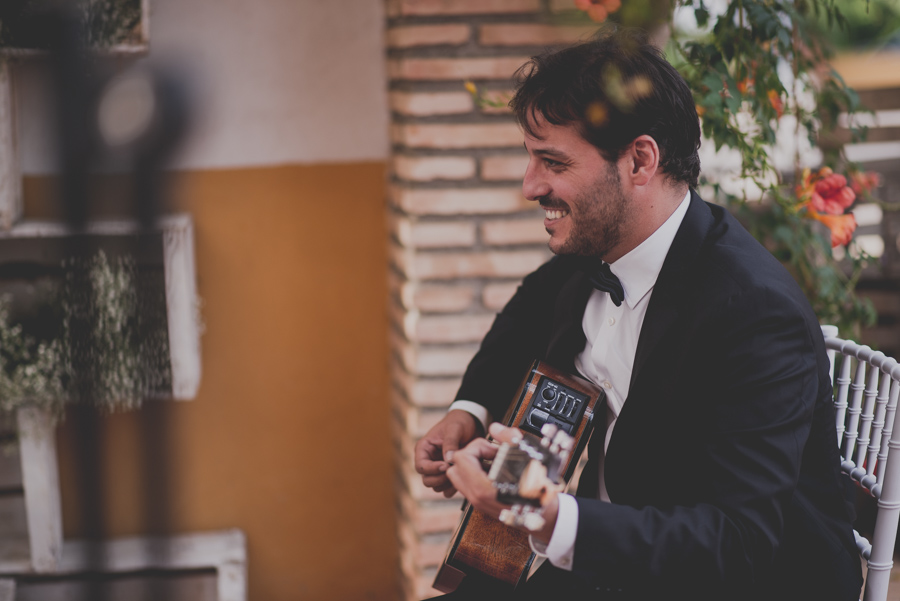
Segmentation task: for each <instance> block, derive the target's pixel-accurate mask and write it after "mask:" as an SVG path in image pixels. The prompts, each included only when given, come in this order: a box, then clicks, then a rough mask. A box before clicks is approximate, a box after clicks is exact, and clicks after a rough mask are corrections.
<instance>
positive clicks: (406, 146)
mask: <svg viewBox="0 0 900 601" xmlns="http://www.w3.org/2000/svg"><path fill="white" fill-rule="evenodd" d="M572 6H573V4H572V2H571V0H553V1H548V0H387V15H388V22H387V36H386V39H387V46H388V50H387V56H388V73H389V79H390V107H391V111H392V120H391V141H392V144H393V148H392V155H391V174H390V181H389V184H388V198H389V207H388V214H389V221H390V226H391V227H390V231H391V235H390V242H389V244H390V258H391V274H390V289H391V297H392V302H391V306H392V325H393V328H392V337H391V345H392V351H393V352H392V398H393V413H394V417H393V421H394V437H395V442H396V458H397V473H398V475H399V478H398V480H399V486H398V490H399V492H398V498H399V502H398V506H399V511H400V512H401V517H400V520H399V523H400V527H399V528H400V541H401V564H402V565H401V569H402V572H403V573H402V580H403V583H404V595H405V598H406V599H421V598H423V597H427V596H429V595H431V594H435V591H433V590H431V582H432V580H433V578H434V573H435V569H436V567H437V566H438V564H439V563H440V562H441V560H442V558H443V556H444V552H445V550H446V547H447V543H448V541H449V539H450V535H451V531H452V530H453V529H454V528H455V526H456V523H457V521H458V519H459V515H460V512H459V509H460V504H461V500H460V499H459V498H454V499H450V500H447V499H444V498H443V496H442V495H438V494H435V493H433V492H432V491H430V490H428V489H426V488H425V487H424V486H423V485H422V484H421V480H420V478H419V476H418V475H417V474H416V473H415V472H414V470H413V459H412V449H413V445H414V444H415V441H416V439H417V438H418V437H419V436H421V435H422V434H424V433H425V432H426V431H427V430H428V428H429V427H431V426H432V425H433V424H434V423H435V422H437V420H439V419H440V418H441V417H442V416H443V415H444V413H445V410H446V407H447V405H448V404H449V403H450V402H451V401H452V400H453V395H454V393H455V392H456V388H457V386H458V385H459V379H460V377H461V375H462V373H463V370H464V369H465V366H466V364H467V363H468V361H469V359H470V358H471V357H472V355H473V354H474V353H475V350H476V349H477V347H478V343H479V341H480V340H481V337H482V336H483V335H484V333H485V332H486V331H487V329H488V328H489V327H490V324H491V322H492V320H493V317H494V314H495V313H496V312H497V311H498V310H499V309H500V308H501V307H502V306H503V305H504V304H505V303H506V301H507V300H508V299H509V297H510V296H511V295H512V293H513V292H514V290H515V288H516V286H517V284H518V282H519V280H520V279H521V278H522V276H524V275H525V274H526V273H528V272H530V271H531V270H533V269H534V268H536V267H537V266H538V265H540V264H541V263H542V262H543V261H545V260H546V259H547V258H549V256H550V254H549V251H548V250H547V248H546V241H547V235H546V233H545V232H544V228H543V225H542V220H543V213H542V212H541V211H539V210H536V209H535V205H534V203H530V202H528V201H526V200H525V199H524V198H523V197H522V193H521V178H522V175H523V174H524V171H525V165H526V156H525V153H524V149H523V148H522V142H523V137H522V134H521V132H520V131H519V129H518V127H517V126H516V125H515V123H514V122H513V119H512V117H511V115H510V113H509V111H508V110H505V109H494V108H488V109H479V108H478V107H476V105H475V103H474V102H473V99H472V97H471V96H470V95H469V93H468V92H466V90H465V88H464V82H465V81H467V80H472V81H474V82H475V83H476V84H477V85H478V87H479V88H480V89H482V90H485V91H487V93H488V94H490V95H492V96H494V97H505V98H508V95H509V90H510V89H511V76H512V74H513V72H514V71H515V70H516V69H517V68H518V67H519V66H521V65H522V64H523V63H524V62H525V61H526V60H527V59H528V58H529V57H530V56H532V55H534V54H536V53H538V52H540V51H541V50H543V48H544V47H545V45H546V44H553V43H561V42H567V41H571V40H573V39H576V38H577V37H579V36H582V35H584V34H585V33H586V32H587V31H588V29H585V28H583V27H559V26H554V25H550V24H549V23H551V22H552V21H553V19H554V18H555V17H557V16H559V13H560V11H564V10H568V9H570V8H571V7H572Z"/></svg>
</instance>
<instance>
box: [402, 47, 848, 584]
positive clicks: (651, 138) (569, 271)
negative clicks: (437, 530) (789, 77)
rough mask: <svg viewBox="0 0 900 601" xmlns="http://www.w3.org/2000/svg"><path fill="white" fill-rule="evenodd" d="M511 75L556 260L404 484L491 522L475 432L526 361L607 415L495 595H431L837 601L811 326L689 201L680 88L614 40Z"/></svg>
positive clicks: (685, 114) (709, 208)
mask: <svg viewBox="0 0 900 601" xmlns="http://www.w3.org/2000/svg"><path fill="white" fill-rule="evenodd" d="M518 75H519V84H518V87H517V91H516V94H515V97H514V98H513V100H512V101H511V106H512V108H513V109H514V111H515V114H516V117H517V119H518V122H519V124H520V125H521V126H522V128H523V130H524V133H525V148H526V150H527V151H528V156H529V163H528V168H527V171H526V174H525V179H524V182H523V192H524V194H525V196H526V197H527V198H529V199H530V200H534V201H537V202H539V203H540V204H541V206H542V207H543V208H544V210H545V212H546V219H545V222H544V224H545V227H546V229H547V232H548V233H549V235H550V241H549V246H550V249H551V250H552V251H553V252H554V253H555V254H556V255H557V256H556V257H554V258H553V259H552V260H550V261H549V262H548V263H546V264H545V265H543V266H542V267H540V268H539V269H538V270H537V271H535V272H534V273H532V274H530V275H529V276H527V277H526V278H525V279H524V281H523V282H522V285H521V286H520V287H519V290H518V291H517V292H516V294H515V296H514V297H513V298H512V299H511V300H510V302H509V303H508V305H507V306H506V307H505V308H504V309H503V311H502V312H501V313H500V314H499V315H498V316H497V318H496V320H495V322H494V324H493V326H492V327H491V330H490V331H489V332H488V334H487V335H486V336H485V338H484V340H483V342H482V345H481V348H480V350H479V351H478V353H477V354H476V356H475V357H474V358H473V360H472V362H471V363H470V365H469V367H468V369H467V371H466V374H465V376H464V378H463V382H462V385H461V387H460V390H459V392H458V393H457V397H456V398H457V400H456V401H455V402H454V403H453V405H451V407H450V411H448V413H447V415H446V417H445V418H444V419H443V420H442V421H441V422H439V423H438V424H437V425H436V426H435V427H434V428H432V430H431V431H429V432H428V434H426V435H425V436H424V437H423V438H422V439H421V440H420V441H419V443H418V445H417V447H416V457H415V461H416V469H417V470H418V472H419V473H420V474H422V478H423V481H424V483H425V484H426V485H427V486H430V487H432V488H434V489H435V490H437V491H440V492H443V493H444V494H445V495H447V496H451V495H452V494H454V493H455V492H456V491H457V490H458V491H459V492H460V493H462V495H463V496H465V497H466V498H467V499H468V500H469V501H470V502H471V503H472V504H473V505H474V506H475V507H476V508H478V509H480V510H482V511H484V512H486V513H488V514H489V515H493V516H495V517H496V516H497V515H499V512H500V511H501V510H502V509H503V506H502V504H500V503H499V502H497V500H496V498H495V494H494V493H493V490H492V487H491V484H490V482H489V481H488V480H487V478H486V476H485V474H484V472H483V469H482V460H484V459H490V458H491V457H492V456H493V453H494V447H493V446H492V445H490V444H488V443H487V442H486V441H485V440H484V439H483V438H481V436H480V435H481V434H483V433H484V432H485V430H486V428H487V427H488V426H487V425H488V424H489V423H490V420H491V416H495V417H496V416H502V415H503V414H504V412H505V410H506V405H507V404H508V403H509V402H510V400H511V399H512V397H513V395H514V393H515V390H516V388H517V386H518V384H519V383H520V381H521V379H522V378H523V377H524V375H525V373H526V371H527V369H528V366H529V365H530V363H531V361H532V360H534V359H541V360H543V361H545V362H547V363H549V364H550V365H553V366H554V367H556V368H557V369H561V370H563V371H568V372H569V373H577V374H579V375H581V376H582V377H584V378H587V379H588V380H591V381H592V382H594V383H595V384H597V385H598V386H600V387H601V388H602V389H603V390H604V392H605V393H606V410H605V416H606V420H605V423H602V422H603V420H600V421H601V424H599V425H598V426H597V430H596V431H595V432H594V435H593V439H592V441H591V445H590V451H591V453H590V455H591V459H590V461H589V462H588V464H587V466H586V468H585V470H584V474H583V475H582V478H581V482H580V485H579V489H578V493H577V495H575V496H570V495H566V494H562V495H559V496H557V497H555V498H553V500H552V501H551V502H549V503H548V504H547V505H546V506H545V507H544V510H543V511H544V517H545V518H546V522H545V525H544V527H543V528H542V529H541V530H539V531H536V532H532V533H531V535H532V536H531V539H530V540H531V544H532V546H533V548H534V550H535V551H536V552H537V553H538V554H540V555H544V556H546V557H547V558H548V560H549V561H547V562H546V563H545V564H544V565H543V566H542V567H541V568H540V569H539V570H538V571H537V573H536V574H535V575H534V576H533V577H532V578H531V579H530V580H529V581H528V582H527V583H526V584H525V585H524V586H523V587H520V589H518V590H516V591H515V592H512V591H507V590H505V589H504V587H503V586H498V585H497V584H496V583H494V582H492V581H490V580H487V579H483V578H479V577H477V576H469V577H467V578H466V579H465V580H464V581H463V584H462V585H461V587H460V589H458V590H457V591H456V592H455V593H453V594H452V595H450V596H448V597H450V598H455V599H482V598H484V599H507V598H508V599H547V598H561V599H635V600H645V599H646V600H651V599H692V600H706V599H709V600H728V599H741V600H760V601H762V600H766V601H769V600H772V599H817V600H832V599H833V600H835V601H837V600H849V599H856V598H858V594H859V589H860V585H861V575H860V561H859V558H858V555H857V553H856V548H855V545H854V542H853V534H852V531H851V528H850V521H851V517H850V514H851V510H850V508H849V507H848V506H847V504H846V503H845V501H844V497H843V494H842V483H841V476H840V471H839V466H838V453H837V448H836V445H835V441H836V439H837V438H836V433H835V429H834V428H835V426H834V415H833V409H832V403H831V384H830V378H829V373H828V360H827V357H826V355H825V348H824V343H823V340H822V335H821V332H820V330H819V325H818V323H817V321H816V317H815V315H814V314H813V313H812V310H811V309H810V307H809V304H808V303H807V301H806V300H805V298H804V297H803V294H802V293H801V291H800V290H799V288H798V287H797V286H796V284H795V283H794V282H793V280H792V279H791V278H790V276H789V275H788V274H787V273H786V272H785V270H784V269H783V268H782V267H781V265H780V264H778V262H777V261H775V260H774V258H773V257H772V256H771V255H770V254H769V253H768V252H767V251H766V250H765V249H764V248H762V247H761V246H760V245H759V244H758V243H757V242H756V241H755V240H753V238H752V237H751V236H750V235H749V234H748V233H747V232H746V231H745V230H744V229H743V228H742V227H741V226H740V225H739V224H738V223H737V222H736V221H735V220H734V219H733V218H732V217H731V216H730V215H729V214H728V212H727V211H725V210H723V209H722V208H720V207H718V206H716V205H711V204H707V203H705V202H703V201H702V200H701V199H700V198H699V197H698V196H697V195H696V193H695V192H694V190H693V188H695V187H696V185H697V178H698V175H699V171H700V161H699V158H698V155H697V149H698V148H699V146H700V127H699V123H698V118H697V113H696V110H695V107H694V103H693V99H692V96H691V93H690V90H689V89H688V87H687V85H686V83H685V82H684V80H683V79H682V78H681V77H680V76H679V75H678V73H677V72H676V71H675V70H674V68H672V66H671V65H670V64H669V63H667V62H666V61H665V59H664V58H663V57H662V55H661V53H660V52H659V51H658V50H657V49H656V48H655V47H653V46H652V45H650V44H649V42H648V41H647V39H646V36H644V35H643V34H641V33H638V32H633V31H619V32H616V31H613V30H606V31H604V32H602V33H601V34H600V35H599V36H597V37H596V38H594V39H593V40H591V41H589V42H585V43H581V44H578V45H576V46H573V47H570V48H566V49H563V50H560V51H557V52H554V53H549V54H546V55H542V56H539V57H536V58H534V59H532V61H530V62H529V63H528V64H526V65H525V66H524V67H523V68H522V69H521V70H520V72H519V74H518ZM602 413H603V412H602V411H601V414H602ZM491 433H492V434H493V435H494V436H495V437H496V438H500V439H509V438H511V437H512V436H514V435H515V433H514V432H511V431H509V429H505V428H503V427H500V426H498V425H493V426H491Z"/></svg>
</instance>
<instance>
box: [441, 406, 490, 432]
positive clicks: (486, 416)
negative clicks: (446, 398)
mask: <svg viewBox="0 0 900 601" xmlns="http://www.w3.org/2000/svg"><path fill="white" fill-rule="evenodd" d="M454 409H460V410H462V411H466V412H468V413H471V414H472V415H473V416H474V417H475V419H477V420H478V421H479V422H481V427H482V428H483V431H484V432H485V433H487V427H488V424H489V423H490V421H491V414H490V413H489V412H488V410H487V409H486V408H485V406H484V405H479V404H478V403H474V402H472V401H453V403H451V405H450V408H449V409H447V411H453V410H454Z"/></svg>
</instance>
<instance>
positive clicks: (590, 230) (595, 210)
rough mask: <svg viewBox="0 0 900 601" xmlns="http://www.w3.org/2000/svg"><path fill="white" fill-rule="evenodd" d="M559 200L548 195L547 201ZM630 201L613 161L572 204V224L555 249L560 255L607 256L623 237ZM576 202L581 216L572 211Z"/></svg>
mask: <svg viewBox="0 0 900 601" xmlns="http://www.w3.org/2000/svg"><path fill="white" fill-rule="evenodd" d="M555 200H556V199H554V198H553V197H550V198H548V199H547V201H548V202H547V205H549V206H553V205H558V204H559V203H558V202H555ZM541 204H544V203H543V202H542V203H541ZM629 204H630V203H629V199H628V198H627V197H626V196H625V194H624V193H623V191H622V183H621V180H620V179H619V173H618V171H616V169H615V167H614V166H612V165H611V166H610V168H609V169H608V170H607V172H606V173H605V174H603V175H602V176H601V177H599V178H598V180H597V181H596V182H595V184H594V186H593V188H592V189H591V190H589V191H587V192H585V193H583V194H582V195H580V196H579V197H578V198H577V199H576V202H575V203H573V204H572V205H569V218H570V219H572V227H571V230H570V232H569V236H568V238H567V239H566V240H565V242H564V243H563V245H562V246H561V247H560V248H559V249H557V250H556V251H554V252H555V253H556V254H558V255H580V256H589V257H601V258H603V257H605V256H607V255H608V254H609V252H610V251H611V250H612V249H613V248H615V247H616V246H617V245H618V244H619V242H620V241H621V240H622V225H623V223H624V222H625V221H626V218H627V216H628V213H629ZM573 206H577V207H578V208H579V210H580V212H579V213H578V214H577V216H576V215H575V213H574V212H573V211H572V207H573ZM573 217H577V219H575V218H573ZM551 250H552V249H551Z"/></svg>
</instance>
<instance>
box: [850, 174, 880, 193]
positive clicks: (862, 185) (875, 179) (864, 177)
mask: <svg viewBox="0 0 900 601" xmlns="http://www.w3.org/2000/svg"><path fill="white" fill-rule="evenodd" d="M880 185H881V176H880V175H879V174H877V173H875V172H874V171H865V172H862V171H854V172H853V173H851V174H850V187H851V188H852V189H853V191H854V192H856V193H857V194H861V193H863V192H868V191H870V190H873V189H874V188H877V187H878V186H880Z"/></svg>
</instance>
